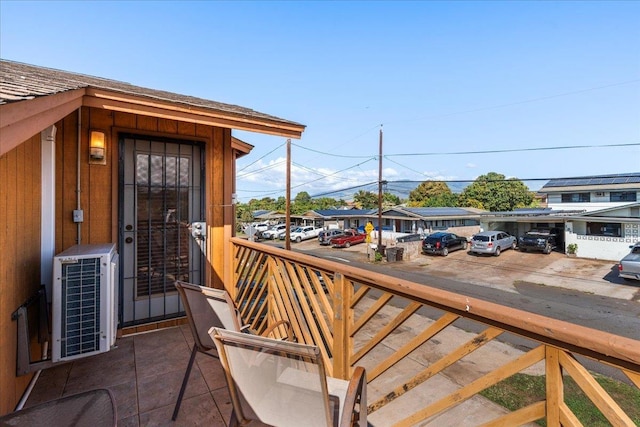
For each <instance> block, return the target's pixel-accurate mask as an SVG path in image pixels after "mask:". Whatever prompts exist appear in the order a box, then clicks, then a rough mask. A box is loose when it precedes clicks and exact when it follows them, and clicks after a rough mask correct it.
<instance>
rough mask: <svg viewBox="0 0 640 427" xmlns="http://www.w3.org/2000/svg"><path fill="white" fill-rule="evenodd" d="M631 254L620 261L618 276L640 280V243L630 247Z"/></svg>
mask: <svg viewBox="0 0 640 427" xmlns="http://www.w3.org/2000/svg"><path fill="white" fill-rule="evenodd" d="M630 248H631V252H629V255H627V256H625V257H624V258H622V259H621V260H620V264H618V276H620V277H622V278H623V279H631V280H640V242H638V243H636V244H635V245H633V246H630Z"/></svg>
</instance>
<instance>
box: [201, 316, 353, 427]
mask: <svg viewBox="0 0 640 427" xmlns="http://www.w3.org/2000/svg"><path fill="white" fill-rule="evenodd" d="M209 333H210V335H211V337H212V339H213V341H214V342H215V345H216V347H217V350H218V355H219V356H220V361H221V362H222V364H223V367H224V368H225V375H226V376H227V384H228V386H229V393H230V395H231V400H232V402H233V408H234V411H235V413H236V417H237V418H238V421H239V423H240V425H244V423H245V422H247V421H253V420H255V421H260V422H262V423H266V424H269V425H273V426H321V427H330V426H333V425H335V423H337V421H338V419H339V413H340V408H339V407H340V405H341V404H343V402H340V399H333V398H330V397H329V393H328V391H327V379H326V377H325V369H324V365H323V363H322V358H321V356H320V351H319V349H318V348H317V347H315V346H309V345H304V344H298V343H293V342H289V341H282V340H275V339H270V338H265V337H261V336H256V335H249V334H243V333H238V332H234V331H229V330H224V329H218V328H212V329H211V330H210V331H209Z"/></svg>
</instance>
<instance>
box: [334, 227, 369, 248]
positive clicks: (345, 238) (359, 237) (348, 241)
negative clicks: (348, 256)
mask: <svg viewBox="0 0 640 427" xmlns="http://www.w3.org/2000/svg"><path fill="white" fill-rule="evenodd" d="M365 240H367V235H366V234H365V233H359V232H358V230H345V231H344V234H343V235H342V236H338V237H334V238H333V239H331V240H330V243H331V246H333V247H334V248H348V247H349V246H351V245H357V244H358V243H364V242H365Z"/></svg>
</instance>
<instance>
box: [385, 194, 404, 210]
mask: <svg viewBox="0 0 640 427" xmlns="http://www.w3.org/2000/svg"><path fill="white" fill-rule="evenodd" d="M399 204H400V197H398V196H396V195H395V194H393V193H384V194H383V195H382V206H384V207H391V206H398V205H399Z"/></svg>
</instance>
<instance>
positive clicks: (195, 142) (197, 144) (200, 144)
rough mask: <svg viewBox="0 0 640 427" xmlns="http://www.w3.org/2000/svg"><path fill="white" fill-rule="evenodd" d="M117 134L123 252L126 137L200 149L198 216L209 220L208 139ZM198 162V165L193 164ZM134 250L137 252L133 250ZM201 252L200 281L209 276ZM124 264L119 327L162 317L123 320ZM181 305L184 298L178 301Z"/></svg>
mask: <svg viewBox="0 0 640 427" xmlns="http://www.w3.org/2000/svg"><path fill="white" fill-rule="evenodd" d="M116 135H117V139H116V140H117V141H118V175H117V176H118V182H117V186H116V187H117V191H118V193H117V200H118V204H117V206H118V208H117V210H118V214H117V229H116V234H117V242H118V247H119V248H120V252H122V251H123V248H124V245H125V241H124V238H125V236H124V235H125V230H124V208H125V191H124V174H125V167H124V165H125V163H124V162H125V158H124V156H125V140H126V139H127V138H133V139H148V140H149V141H152V142H159V143H168V144H176V145H191V146H193V147H194V149H199V150H200V162H199V165H198V166H199V168H200V172H199V173H200V184H199V185H200V191H199V197H200V212H199V215H198V216H199V218H200V219H199V220H202V221H206V186H207V179H206V145H207V143H206V141H205V140H199V139H197V138H192V137H180V136H178V135H176V136H168V135H166V134H163V135H158V134H155V133H154V132H135V131H133V132H132V131H131V130H120V131H117V132H116ZM194 166H196V165H194ZM134 254H135V252H134ZM200 256H201V260H200V281H199V283H203V282H204V281H205V278H206V251H201V252H200ZM121 262H122V261H121ZM124 270H125V269H124V268H119V272H118V275H119V277H118V286H119V289H118V310H117V311H118V322H119V324H120V327H123V326H124V327H129V326H135V325H140V324H144V323H149V322H154V321H157V320H159V319H157V318H153V319H144V320H134V321H132V322H128V323H127V324H126V325H125V324H124V322H123V320H124V295H125V292H124V286H125V281H124V273H125V271H124ZM179 304H180V306H181V302H180V303H179ZM182 315H184V310H182V309H180V310H179V311H178V312H177V313H175V314H172V315H169V316H167V315H166V314H165V315H164V316H163V319H162V320H167V319H171V318H175V317H180V316H182Z"/></svg>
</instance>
